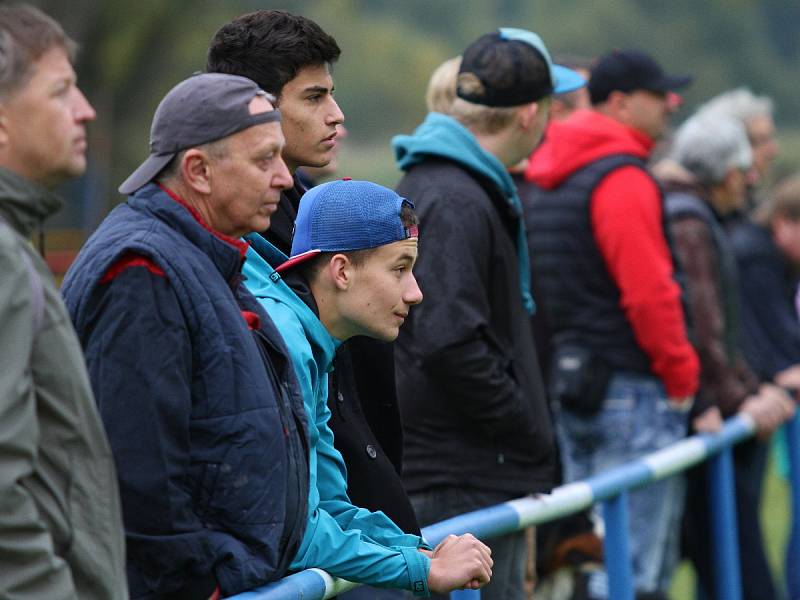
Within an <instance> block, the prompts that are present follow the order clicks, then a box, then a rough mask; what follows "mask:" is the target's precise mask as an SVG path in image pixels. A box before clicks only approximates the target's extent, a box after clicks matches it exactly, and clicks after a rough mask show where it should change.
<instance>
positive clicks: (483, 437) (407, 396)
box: [392, 28, 586, 600]
mask: <svg viewBox="0 0 800 600" xmlns="http://www.w3.org/2000/svg"><path fill="white" fill-rule="evenodd" d="M585 83H586V82H585V81H584V80H583V79H582V78H581V77H580V76H579V75H578V74H577V73H575V72H574V71H571V70H569V69H566V68H564V67H560V66H559V65H555V64H553V63H552V60H551V59H550V55H549V53H548V51H547V48H546V47H545V45H544V43H543V42H542V40H541V38H539V36H537V35H536V34H535V33H532V32H530V31H525V30H522V29H512V28H502V29H499V30H497V31H494V32H491V33H488V34H486V35H484V36H481V37H480V38H478V39H477V40H476V41H475V42H473V43H472V44H470V46H469V47H467V49H466V50H465V51H464V52H463V53H462V59H461V66H460V67H459V72H458V75H457V77H456V90H455V92H456V98H455V99H454V100H453V103H452V105H451V106H450V108H449V114H448V115H444V114H441V113H436V112H433V113H430V114H429V115H428V116H427V117H426V119H425V121H424V122H423V123H422V124H421V125H420V126H419V127H418V128H417V129H416V130H415V131H414V133H413V134H412V135H401V136H397V137H395V138H394V139H393V140H392V145H393V147H394V150H395V155H396V158H397V166H398V167H399V168H400V169H401V170H403V171H404V172H405V173H404V175H403V178H402V179H401V180H400V183H399V184H398V187H397V192H398V193H399V194H400V195H401V196H406V197H409V198H413V199H414V202H415V204H416V206H417V211H418V215H419V219H420V223H421V226H422V228H423V229H424V231H425V235H424V237H423V238H421V239H420V259H419V262H418V264H417V276H418V277H419V278H420V284H421V285H422V287H423V289H425V291H426V295H427V299H426V301H425V303H424V304H423V305H422V306H420V308H419V309H418V310H415V311H414V312H413V313H412V314H411V315H410V318H409V319H408V322H407V323H406V325H405V327H404V328H403V331H402V332H401V334H400V336H399V338H398V340H397V343H396V344H395V369H396V373H397V396H398V400H399V403H400V413H401V416H402V418H403V440H404V456H403V464H404V469H403V483H404V484H405V486H406V489H407V490H408V493H409V497H410V498H411V503H412V505H413V506H414V509H415V511H416V513H417V518H418V519H419V521H420V523H421V524H423V525H427V524H429V523H433V522H437V521H440V520H442V519H446V518H449V517H452V516H454V515H457V514H460V513H464V512H468V511H471V510H477V509H480V508H484V507H487V506H491V505H495V504H498V503H500V502H504V501H507V500H511V499H513V498H518V497H520V496H524V495H526V494H532V493H541V492H547V491H549V490H550V488H551V487H552V485H553V480H554V475H555V468H554V467H555V465H554V458H555V446H554V442H553V433H552V428H551V422H550V415H549V412H548V408H547V399H546V396H545V390H544V386H543V384H542V376H541V373H540V370H539V366H538V363H537V357H536V349H535V346H534V340H533V332H532V326H531V315H532V314H533V311H534V301H533V300H534V299H533V298H532V294H531V274H530V261H529V256H528V246H527V238H526V234H525V224H524V220H523V218H522V207H521V203H520V199H519V196H518V194H517V191H516V187H515V185H514V182H513V180H512V178H511V176H510V175H509V173H508V168H509V167H511V166H513V165H515V164H517V163H518V162H519V161H520V160H522V159H523V158H525V157H527V156H528V155H530V153H531V151H532V150H533V148H534V147H535V146H536V145H537V144H538V142H539V140H540V139H541V137H542V132H543V131H544V128H545V125H546V123H547V118H548V112H549V107H550V101H551V97H552V95H553V94H554V93H565V92H568V91H570V90H574V89H578V88H580V87H582V86H584V85H585ZM491 546H492V556H493V558H494V560H495V569H494V575H493V578H492V583H491V584H489V585H488V586H487V587H486V588H485V589H484V590H482V591H481V597H482V598H484V600H522V599H523V598H525V597H526V591H525V562H526V557H527V548H526V543H525V535H524V533H522V532H514V533H510V534H507V535H504V536H501V537H498V538H494V539H493V540H492V542H491Z"/></svg>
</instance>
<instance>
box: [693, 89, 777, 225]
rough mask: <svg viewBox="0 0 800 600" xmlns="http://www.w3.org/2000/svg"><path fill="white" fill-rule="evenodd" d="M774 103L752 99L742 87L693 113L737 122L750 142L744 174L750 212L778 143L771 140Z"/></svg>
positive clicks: (767, 178)
mask: <svg viewBox="0 0 800 600" xmlns="http://www.w3.org/2000/svg"><path fill="white" fill-rule="evenodd" d="M774 110H775V109H774V103H773V101H772V99H771V98H769V97H767V96H756V95H755V94H753V92H751V91H750V90H749V89H747V88H745V87H741V88H736V89H733V90H730V91H727V92H724V93H722V94H720V95H718V96H715V97H714V98H712V99H711V100H709V101H707V102H706V103H704V104H703V105H701V106H700V108H699V109H698V111H697V112H706V111H707V112H715V113H720V114H724V115H727V116H729V117H733V118H735V119H738V120H739V121H740V122H741V123H742V125H743V126H744V128H745V130H746V131H747V138H748V140H749V141H750V147H751V149H752V152H753V166H752V168H751V170H750V171H749V172H748V174H747V185H748V206H747V208H748V209H751V210H752V209H753V208H755V207H756V206H757V204H758V203H759V200H760V199H761V197H762V196H763V195H764V194H765V193H766V190H765V186H767V185H769V183H770V174H771V171H772V165H773V163H774V162H775V157H776V156H777V155H778V150H779V147H778V142H777V140H776V139H775V121H774V118H773V113H774Z"/></svg>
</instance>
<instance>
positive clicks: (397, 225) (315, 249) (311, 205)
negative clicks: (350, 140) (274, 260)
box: [275, 178, 419, 273]
mask: <svg viewBox="0 0 800 600" xmlns="http://www.w3.org/2000/svg"><path fill="white" fill-rule="evenodd" d="M404 204H406V205H408V206H409V207H411V208H414V205H413V204H412V203H411V202H409V201H408V200H406V199H405V198H403V197H402V196H398V195H397V193H396V192H394V191H393V190H390V189H389V188H386V187H383V186H382V185H378V184H377V183H372V182H370V181H355V180H352V179H349V178H345V179H340V180H337V181H330V182H328V183H323V184H321V185H318V186H316V187H313V188H311V189H310V190H308V191H307V192H306V193H305V194H304V195H303V197H302V198H301V199H300V207H299V209H298V211H297V219H295V223H294V238H293V239H292V252H291V256H290V257H289V260H287V261H286V262H284V263H283V264H282V265H280V266H278V268H277V269H275V270H276V271H278V272H279V273H281V272H283V271H285V270H287V269H289V268H291V267H294V266H295V265H298V264H301V263H303V262H306V261H307V260H310V259H312V258H314V257H315V256H317V255H318V254H320V253H321V252H349V251H352V250H365V249H367V248H377V247H378V246H385V245H386V244H391V243H393V242H399V241H401V240H405V239H408V238H413V237H418V235H419V231H418V229H417V226H416V225H414V226H412V227H405V226H404V225H403V222H402V220H401V219H400V210H401V209H402V207H403V205H404Z"/></svg>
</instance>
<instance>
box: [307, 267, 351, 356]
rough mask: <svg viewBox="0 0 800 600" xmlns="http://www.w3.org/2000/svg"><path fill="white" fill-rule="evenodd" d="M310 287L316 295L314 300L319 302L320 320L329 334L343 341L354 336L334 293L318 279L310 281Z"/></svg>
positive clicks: (312, 293)
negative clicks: (327, 289)
mask: <svg viewBox="0 0 800 600" xmlns="http://www.w3.org/2000/svg"><path fill="white" fill-rule="evenodd" d="M308 287H309V289H310V290H311V295H312V296H314V302H316V303H317V310H318V311H319V320H320V322H321V323H322V326H323V327H324V328H325V330H326V331H327V332H328V334H329V335H331V336H332V337H334V338H336V339H337V340H339V341H342V342H344V341H345V340H347V339H348V338H351V337H353V334H352V333H351V332H350V330H349V327H348V326H347V320H346V319H343V318H342V315H341V312H340V311H339V310H338V309H337V306H336V302H335V299H334V298H333V297H332V295H331V294H329V293H327V292H326V290H324V289H323V285H322V284H321V283H320V282H319V281H318V280H316V281H310V282H309V284H308Z"/></svg>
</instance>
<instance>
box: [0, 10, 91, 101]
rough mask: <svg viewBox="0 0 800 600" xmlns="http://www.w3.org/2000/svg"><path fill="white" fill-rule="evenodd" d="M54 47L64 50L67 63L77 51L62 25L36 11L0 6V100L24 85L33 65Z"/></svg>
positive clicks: (30, 75) (31, 72)
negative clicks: (67, 57)
mask: <svg viewBox="0 0 800 600" xmlns="http://www.w3.org/2000/svg"><path fill="white" fill-rule="evenodd" d="M54 47H60V48H63V49H64V51H65V52H66V53H67V55H68V56H69V57H70V60H72V58H73V57H74V55H75V51H76V49H77V45H76V44H75V42H73V41H72V40H71V39H70V38H69V36H67V34H66V33H64V30H63V29H62V28H61V25H59V24H58V23H57V22H56V21H55V20H53V19H52V18H50V17H49V16H47V15H46V14H44V13H43V12H42V11H40V10H39V9H36V8H33V7H32V6H28V5H27V4H19V5H11V6H0V99H3V98H5V97H7V96H9V95H10V94H12V93H14V92H15V91H17V90H18V89H20V88H21V87H22V86H24V85H25V84H26V83H27V82H28V80H29V79H30V78H31V77H32V76H33V67H34V63H35V62H36V61H37V60H39V58H41V57H42V55H43V54H45V53H46V52H47V51H49V50H50V49H51V48H54Z"/></svg>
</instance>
